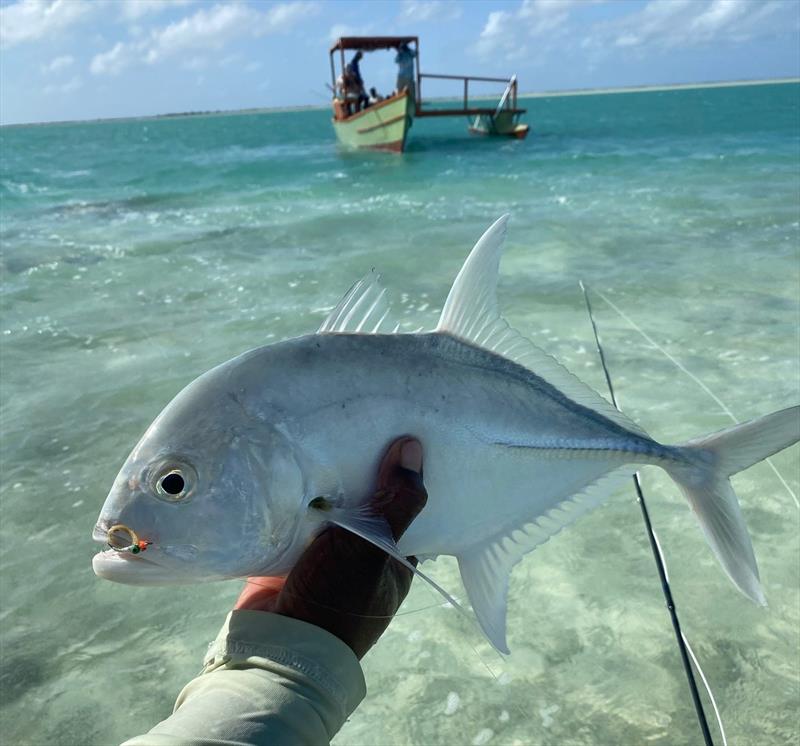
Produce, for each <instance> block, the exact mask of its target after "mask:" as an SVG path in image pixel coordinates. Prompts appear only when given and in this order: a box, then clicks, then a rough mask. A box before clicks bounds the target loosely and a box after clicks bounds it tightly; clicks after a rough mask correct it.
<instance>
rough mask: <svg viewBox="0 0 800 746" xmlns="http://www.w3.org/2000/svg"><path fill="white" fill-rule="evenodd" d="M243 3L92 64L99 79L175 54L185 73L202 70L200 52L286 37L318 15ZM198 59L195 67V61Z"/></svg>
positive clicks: (299, 6)
mask: <svg viewBox="0 0 800 746" xmlns="http://www.w3.org/2000/svg"><path fill="white" fill-rule="evenodd" d="M258 7H263V6H251V5H246V4H244V3H239V2H236V3H218V4H216V5H213V6H206V7H203V8H200V9H199V10H197V11H195V13H193V14H192V15H188V16H185V17H184V18H182V19H180V20H179V21H175V22H173V23H170V24H168V25H167V26H161V27H156V28H154V29H151V31H150V33H149V34H147V35H143V36H140V37H139V38H138V39H136V40H135V41H131V42H117V43H116V44H115V45H114V47H113V48H112V49H110V50H108V51H107V52H103V53H102V54H98V55H96V56H95V58H94V59H93V60H92V63H91V66H90V69H91V71H92V73H94V74H95V75H114V74H117V73H119V72H120V71H122V70H123V69H125V68H126V67H129V66H130V65H132V64H134V63H136V62H147V63H150V64H154V63H157V62H161V61H162V60H164V59H167V58H169V57H171V56H174V55H181V54H187V55H189V57H188V60H187V62H186V63H184V64H183V66H184V67H187V66H188V67H187V69H194V70H196V69H199V67H200V65H199V63H197V60H199V59H200V57H199V56H198V53H204V52H207V51H208V50H220V49H223V48H224V47H225V46H226V45H227V44H229V43H230V42H231V41H233V40H235V39H238V38H243V37H260V36H265V35H267V34H275V33H282V32H284V31H287V30H289V29H290V28H291V27H292V26H294V25H295V24H297V23H299V22H300V21H302V20H304V19H305V18H307V17H308V16H309V15H312V14H315V13H317V12H318V11H319V7H320V6H319V4H318V3H316V2H295V3H281V4H278V5H273V6H271V7H269V8H268V9H267V10H264V11H261V10H258ZM193 60H194V62H193Z"/></svg>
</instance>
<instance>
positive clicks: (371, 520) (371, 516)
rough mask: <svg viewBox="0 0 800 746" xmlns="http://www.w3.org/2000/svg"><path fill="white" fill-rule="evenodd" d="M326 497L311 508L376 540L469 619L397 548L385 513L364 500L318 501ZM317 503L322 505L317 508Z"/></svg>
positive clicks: (380, 547)
mask: <svg viewBox="0 0 800 746" xmlns="http://www.w3.org/2000/svg"><path fill="white" fill-rule="evenodd" d="M318 500H323V498H316V499H315V500H314V501H312V504H311V505H310V506H309V507H310V508H311V509H312V510H313V509H318V510H319V512H320V515H321V517H322V518H323V519H324V520H326V521H327V522H329V523H333V524H335V525H336V526H339V527H340V528H343V529H344V530H345V531H349V532H350V533H352V534H355V535H356V536H359V537H361V538H362V539H364V540H365V541H368V542H369V543H370V544H374V545H375V546H376V547H378V548H379V549H382V550H383V551H384V552H386V554H388V555H389V556H390V557H393V558H394V559H396V560H397V561H398V562H399V563H400V564H401V565H403V566H404V567H406V568H408V569H409V570H411V572H412V573H414V575H417V576H419V577H420V578H422V579H423V580H424V581H425V582H426V583H427V584H428V585H430V586H431V587H432V588H433V589H434V590H435V591H436V592H437V593H439V594H440V595H441V596H442V597H443V598H444V599H445V601H447V602H448V603H449V604H451V605H452V606H453V607H454V608H455V609H458V611H460V612H461V613H462V614H463V615H464V616H465V617H467V618H468V619H470V618H471V617H470V615H469V614H468V613H467V611H466V610H465V609H464V607H463V606H461V604H459V603H458V601H456V600H455V599H454V598H453V597H452V596H451V595H450V594H449V593H448V592H447V591H446V590H445V589H444V588H442V587H441V586H440V585H439V584H438V583H437V582H436V581H435V580H433V579H432V578H430V577H429V576H428V575H426V574H425V573H424V572H422V570H420V569H419V568H417V567H415V566H414V565H413V564H412V563H411V562H409V561H408V559H406V558H405V557H404V556H403V555H402V554H401V553H400V550H399V549H398V548H397V542H396V541H395V540H394V536H392V531H391V529H390V528H389V524H388V523H387V522H386V519H385V518H384V517H383V516H382V515H377V514H376V513H374V512H373V510H372V508H371V506H370V505H369V504H368V503H363V504H361V505H358V506H355V507H334V506H333V505H332V504H331V503H330V502H325V503H321V502H320V503H317V505H316V506H315V505H314V503H316V502H317V501H318ZM317 506H320V507H319V508H317Z"/></svg>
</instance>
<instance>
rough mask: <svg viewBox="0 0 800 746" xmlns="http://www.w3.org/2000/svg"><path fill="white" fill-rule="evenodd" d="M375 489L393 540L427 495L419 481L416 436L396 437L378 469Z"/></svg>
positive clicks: (420, 467) (420, 472)
mask: <svg viewBox="0 0 800 746" xmlns="http://www.w3.org/2000/svg"><path fill="white" fill-rule="evenodd" d="M378 490H379V493H380V495H381V500H380V511H381V513H382V515H383V516H384V517H385V518H386V521H387V523H388V524H389V527H390V528H391V529H392V534H393V535H394V538H395V540H397V539H399V538H400V537H401V536H402V535H403V533H404V532H405V530H406V529H407V528H408V527H409V525H410V524H411V521H413V520H414V518H416V517H417V515H418V514H419V513H420V511H421V510H422V509H423V508H424V507H425V502H426V501H427V499H428V493H427V492H426V491H425V487H424V485H423V484H422V445H421V444H420V442H419V441H418V440H416V439H415V438H410V437H407V438H400V439H399V440H397V441H395V442H394V443H393V444H392V445H391V446H390V447H389V450H388V451H387V452H386V455H385V456H384V458H383V461H382V463H381V466H380V468H379V470H378ZM387 495H388V496H389V500H388V501H386V496H387Z"/></svg>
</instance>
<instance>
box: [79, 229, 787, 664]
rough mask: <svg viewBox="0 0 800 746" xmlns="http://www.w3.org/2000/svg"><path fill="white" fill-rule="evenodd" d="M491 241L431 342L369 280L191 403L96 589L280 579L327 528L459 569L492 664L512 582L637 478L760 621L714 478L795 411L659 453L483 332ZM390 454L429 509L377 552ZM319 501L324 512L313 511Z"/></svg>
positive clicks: (108, 518) (145, 443) (491, 327)
mask: <svg viewBox="0 0 800 746" xmlns="http://www.w3.org/2000/svg"><path fill="white" fill-rule="evenodd" d="M504 233H505V220H504V219H501V220H500V221H498V222H497V223H495V225H494V226H492V228H490V229H489V231H487V233H486V234H485V235H484V237H483V238H482V239H481V241H479V242H478V244H477V245H476V247H475V249H473V252H472V254H471V255H470V257H469V259H468V260H467V263H466V264H465V265H464V268H463V269H462V271H461V273H460V274H459V276H458V278H457V279H456V283H455V284H454V286H453V289H452V290H451V292H450V295H449V296H448V301H447V303H446V304H445V308H444V310H443V313H442V318H441V320H440V323H439V326H438V328H437V330H436V331H434V332H432V333H415V334H399V333H385V331H384V329H385V326H386V323H385V319H386V309H385V294H384V291H383V290H382V289H381V288H380V287H379V285H378V283H377V282H376V279H375V278H374V277H369V278H367V279H365V280H363V281H362V282H360V283H357V284H356V285H355V286H354V288H352V289H351V291H350V292H349V293H348V295H346V296H345V298H344V299H343V300H342V302H341V303H340V304H339V306H337V307H336V309H334V311H333V313H332V314H331V315H330V317H329V318H328V320H326V322H325V323H324V324H323V326H322V328H321V330H320V332H319V333H317V334H314V335H308V336H304V337H300V338H297V339H292V340H288V341H285V342H281V343H278V344H274V345H268V346H265V347H261V348H258V349H255V350H251V351H249V352H246V353H244V354H242V355H240V356H238V357H236V358H234V359H233V360H230V361H228V362H226V363H223V364H222V365H220V366H218V367H216V368H214V369H212V370H211V371H209V372H207V373H206V374H204V375H203V376H201V377H200V378H198V379H197V380H195V381H193V382H192V383H191V384H189V385H188V386H187V387H186V388H185V389H184V390H183V391H182V392H181V393H180V394H179V395H178V396H177V397H176V398H175V399H174V400H173V402H171V403H170V404H169V405H168V406H167V407H166V409H165V410H164V411H163V412H162V413H161V414H160V415H159V417H158V418H157V419H156V420H155V422H154V423H153V425H151V427H150V428H149V429H148V431H147V432H146V433H145V435H144V436H143V438H142V440H141V441H140V443H139V444H138V445H137V447H136V448H135V449H134V451H133V452H132V453H131V455H130V457H129V459H128V461H127V462H126V464H125V466H124V467H123V469H122V470H121V472H120V474H119V476H118V477H117V480H116V481H115V484H114V486H113V487H112V490H111V492H110V494H109V497H108V498H107V501H106V504H105V505H104V507H103V510H102V512H101V516H100V519H99V521H98V524H97V526H96V529H95V538H96V539H97V540H99V541H103V540H105V538H106V534H107V533H108V530H109V529H110V528H111V527H112V526H114V525H118V524H122V525H124V526H129V527H132V528H133V529H135V534H134V536H136V537H139V536H141V537H144V538H145V539H146V540H147V541H148V542H151V544H150V545H149V546H148V547H147V552H142V553H140V554H138V555H136V556H134V555H131V554H129V553H123V552H118V551H114V550H113V549H112V550H107V551H105V552H102V553H101V554H99V555H97V556H96V558H95V560H94V568H95V572H97V574H98V575H101V576H103V577H108V578H109V579H112V580H119V581H121V582H132V583H161V582H192V581H196V580H207V579H218V578H224V577H244V576H248V575H266V574H281V573H285V572H288V570H289V569H291V567H292V566H293V564H294V562H295V561H296V560H297V558H298V557H299V555H300V553H301V552H302V551H303V549H304V547H305V546H307V544H308V541H309V540H310V539H311V538H312V537H313V536H314V535H315V534H316V533H317V532H319V530H321V527H322V526H324V525H325V524H326V523H327V522H334V523H338V524H339V525H342V526H344V527H345V528H348V529H350V530H352V531H354V532H355V533H357V534H359V535H361V536H363V537H364V538H367V539H368V540H371V541H374V542H375V543H377V544H378V545H379V546H382V547H383V548H385V549H386V550H387V551H388V552H390V553H392V554H394V555H395V556H398V557H401V556H410V555H416V556H418V557H420V558H421V559H428V558H434V557H436V556H438V555H443V554H445V555H452V556H455V557H457V558H458V561H459V567H460V570H461V575H462V579H463V581H464V585H465V588H466V591H467V595H468V597H469V599H470V602H471V604H472V607H473V610H474V611H475V613H476V615H477V618H478V621H479V623H480V625H481V627H482V628H483V630H484V632H485V633H486V635H487V637H488V638H489V639H490V641H491V642H492V643H493V644H494V645H495V646H496V647H497V648H498V649H500V650H503V651H507V645H506V641H505V607H506V593H507V588H508V576H509V574H510V572H511V569H512V568H513V566H514V564H516V562H518V561H519V560H520V559H521V557H522V556H523V555H524V554H526V553H527V552H529V551H531V550H532V549H534V548H535V547H536V546H538V545H539V544H541V543H542V542H544V541H546V540H547V539H548V538H549V537H551V536H552V535H554V534H555V533H557V532H558V531H560V530H561V529H562V528H563V527H565V526H566V525H568V524H570V523H571V522H573V521H574V520H576V519H577V518H578V517H579V516H580V515H582V514H584V513H585V512H587V511H588V510H591V509H592V508H594V507H596V506H597V505H599V504H600V503H602V502H603V501H604V500H605V498H606V497H607V496H608V495H609V494H610V493H611V492H613V490H614V489H615V488H616V486H617V485H618V483H619V481H620V480H621V479H625V478H628V477H629V476H630V474H631V473H632V472H633V471H634V470H635V469H636V468H637V467H638V466H639V465H644V464H654V465H657V466H660V467H662V468H664V469H666V470H667V472H668V473H669V474H670V476H672V477H673V478H674V479H675V480H676V482H677V483H678V484H679V486H680V487H681V489H682V490H683V492H684V494H685V495H686V497H687V498H688V500H689V502H690V505H691V506H692V507H693V509H694V510H695V513H696V514H697V515H698V518H699V520H700V523H701V527H702V528H703V530H704V532H705V533H706V536H707V538H708V540H709V543H710V544H711V546H712V549H713V550H714V552H715V554H716V555H717V557H718V558H719V560H720V562H721V563H722V566H723V568H724V569H725V571H726V573H727V574H728V575H729V577H730V578H731V579H732V580H733V582H734V583H735V584H736V585H737V587H739V589H740V590H742V591H743V592H744V593H745V594H746V595H748V596H749V597H750V598H752V599H753V600H755V601H758V602H763V593H762V591H761V586H760V582H759V579H758V571H757V567H756V563H755V557H754V555H753V550H752V546H751V544H750V539H749V536H748V534H747V530H746V528H745V527H744V522H743V519H742V516H741V512H740V510H739V506H738V502H737V500H736V497H735V495H734V493H733V491H732V489H731V488H730V483H729V482H728V477H729V476H730V475H731V474H733V473H735V472H736V471H739V470H741V469H743V468H746V467H747V466H749V465H750V464H752V463H755V462H756V461H758V460H761V459H763V458H765V457H766V456H768V455H770V454H771V453H774V452H775V451H777V450H780V449H781V448H783V447H786V446H787V445H789V444H791V443H793V442H796V441H797V439H798V438H800V414H798V412H800V408H798V407H794V408H791V409H789V410H783V411H782V412H778V413H775V414H773V415H769V416H768V417H766V418H762V419H761V420H758V421H755V422H754V423H748V424H747V425H743V426H738V427H737V428H732V429H730V430H728V431H724V432H723V433H721V434H718V435H715V436H709V437H708V438H705V439H701V440H698V441H694V442H691V443H689V444H684V445H683V446H665V445H661V444H659V443H658V442H656V441H655V440H653V439H652V438H651V437H650V436H649V435H648V434H647V433H645V432H644V431H643V430H642V429H641V428H639V427H638V426H637V425H636V424H635V423H633V422H632V421H630V420H629V419H627V418H626V417H625V416H624V415H622V414H621V413H619V412H618V411H617V410H615V409H613V408H612V407H611V406H610V405H609V404H608V403H607V402H606V401H605V400H604V399H602V398H601V397H600V396H599V395H598V394H596V393H595V392H593V391H592V390H591V389H589V388H588V387H586V386H585V385H584V384H582V383H581V382H580V381H578V380H577V379H576V378H574V377H573V376H572V375H571V374H570V373H568V372H567V371H566V370H565V369H564V368H562V367H561V366H559V365H558V364H557V363H556V362H555V361H554V360H553V359H552V358H550V357H549V356H547V355H546V354H545V353H543V352H541V351H540V350H538V349H537V348H536V347H535V346H533V345H532V344H531V343H530V342H528V341H527V340H526V339H525V338H524V337H522V336H521V335H520V334H518V333H517V332H515V331H514V330H513V329H511V328H510V327H509V326H508V324H506V322H504V321H503V320H502V318H501V317H500V316H499V313H498V312H497V307H496V300H495V297H494V284H495V281H496V275H497V268H498V264H499V257H500V250H501V246H502V240H503V236H504ZM404 434H410V435H414V436H415V437H417V438H418V439H419V440H420V441H421V443H422V445H423V449H424V452H425V475H424V478H425V484H426V487H427V490H428V502H427V504H426V506H425V509H424V510H423V511H422V513H421V514H420V515H419V516H418V517H417V518H416V519H415V521H414V522H413V523H412V524H411V526H410V527H409V529H408V531H407V532H406V534H405V535H404V536H403V538H402V539H401V541H400V542H399V544H398V545H394V542H393V540H392V539H391V536H390V535H387V533H386V527H385V525H383V524H381V522H380V520H379V519H377V518H376V517H374V516H370V515H368V514H366V513H365V511H364V504H365V501H366V499H367V498H368V497H369V494H370V493H371V491H372V488H373V480H374V475H375V474H376V471H377V465H378V461H379V459H380V457H381V455H382V453H383V452H384V450H385V448H386V446H387V445H388V443H389V442H390V441H391V440H392V439H394V438H395V437H397V436H399V435H404ZM170 480H171V481H170ZM178 486H180V487H181V488H182V489H181V491H179V492H174V490H175V489H177V487H178ZM318 497H324V498H326V501H327V503H326V504H328V505H330V506H332V509H331V510H328V511H325V512H321V511H319V510H315V509H314V508H313V506H312V503H314V501H315V499H316V498H318Z"/></svg>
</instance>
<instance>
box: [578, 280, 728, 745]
mask: <svg viewBox="0 0 800 746" xmlns="http://www.w3.org/2000/svg"><path fill="white" fill-rule="evenodd" d="M578 284H579V285H580V287H581V291H582V292H583V299H584V301H585V302H586V310H587V312H588V313H589V320H590V321H591V323H592V332H593V333H594V341H595V345H596V346H597V352H598V355H599V356H600V364H601V365H602V366H603V374H604V375H605V377H606V384H607V385H608V392H609V394H611V402H612V404H613V405H614V406H615V407H616V408H617V409H618V410H619V411H620V412H621V411H622V410H621V409H620V407H619V404H618V403H617V397H616V395H615V393H614V385H613V384H612V383H611V374H610V373H609V372H608V366H607V365H606V356H605V353H604V352H603V346H602V345H601V344H600V334H599V332H598V331H597V324H596V323H595V320H594V314H593V313H592V304H591V301H590V300H589V293H588V292H587V291H586V286H585V285H584V284H583V281H580V282H579V283H578ZM600 297H601V298H603V300H605V301H606V302H607V303H609V301H608V300H607V299H606V298H605V297H604V296H603V295H602V294H600ZM646 338H647V337H646ZM668 357H669V355H668ZM670 359H672V358H671V357H670ZM676 364H677V362H676ZM684 370H685V369H684ZM687 372H688V371H687ZM704 388H706V389H707V387H705V386H704ZM707 390H708V389H707ZM715 399H716V397H715ZM720 404H721V402H720ZM723 406H724V405H723ZM633 484H634V486H635V488H636V495H637V496H638V502H639V507H640V508H641V511H642V520H644V525H645V530H646V532H647V538H648V539H649V540H650V548H651V550H652V552H653V558H654V559H655V561H656V568H657V569H658V577H659V578H660V580H661V590H662V591H663V593H664V600H665V602H666V605H667V609H668V610H669V616H670V619H671V620H672V628H673V629H674V631H675V639H676V640H677V642H678V649H679V651H680V654H681V660H682V662H683V669H684V671H685V672H686V679H687V681H688V682H689V691H690V692H691V695H692V702H693V703H694V709H695V712H696V713H697V720H698V721H699V723H700V730H701V731H702V733H703V741H704V743H705V744H706V746H714V741H713V740H712V739H711V732H710V731H709V729H708V721H707V720H706V713H705V710H704V709H703V703H702V701H701V699H700V692H699V691H698V689H697V682H696V681H695V679H694V672H693V671H692V664H691V662H690V654H689V644H688V642H687V641H686V637H685V636H684V634H683V631H682V630H681V624H680V621H679V620H678V610H677V608H676V606H675V601H674V599H673V598H672V590H671V589H670V586H669V578H668V577H667V565H666V562H665V561H664V556H663V555H662V553H661V546H660V544H659V543H658V539H657V538H656V534H655V530H654V529H653V524H652V523H651V522H650V512H649V510H648V509H647V503H646V502H645V499H644V493H643V492H642V485H641V482H640V481H639V472H636V473H635V474H634V475H633ZM691 659H692V660H693V661H694V663H695V665H696V666H697V670H698V671H699V672H700V677H701V678H702V680H703V683H704V684H705V687H706V691H707V692H708V695H709V697H710V698H711V702H712V704H713V705H714V712H715V714H716V716H717V722H718V724H719V729H720V733H721V734H722V741H723V743H724V744H725V746H727V741H726V740H725V731H724V729H723V727H722V720H721V718H720V716H719V711H718V710H717V705H716V702H715V701H714V696H713V695H712V694H711V688H710V687H709V685H708V681H707V680H706V677H705V674H703V671H702V669H701V668H700V665H699V664H698V662H697V658H695V656H694V653H691Z"/></svg>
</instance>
